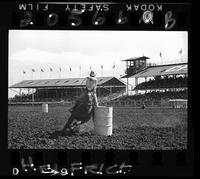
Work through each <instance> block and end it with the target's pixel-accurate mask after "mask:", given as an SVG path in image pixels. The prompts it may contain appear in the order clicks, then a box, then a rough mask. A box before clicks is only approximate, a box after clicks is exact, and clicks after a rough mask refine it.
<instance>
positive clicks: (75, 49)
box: [8, 30, 188, 96]
mask: <svg viewBox="0 0 200 179" xmlns="http://www.w3.org/2000/svg"><path fill="white" fill-rule="evenodd" d="M181 49H182V54H180V53H179V51H180V50H181ZM160 52H161V53H162V58H161V57H160ZM142 55H145V56H147V57H149V58H150V59H148V60H147V62H151V63H156V64H158V65H159V64H170V63H180V62H187V61H188V33H187V32H186V31H96V30H95V31H89V30H88V31H82V30H79V31H78V30H77V31H75V30H73V31H72V30H71V31H70V30H60V31H59V30H9V59H8V60H9V69H8V71H9V74H8V75H9V76H8V80H9V81H8V84H9V86H10V85H13V84H15V83H17V82H20V81H22V80H30V79H51V78H79V77H85V76H87V75H88V73H89V72H90V69H92V70H94V71H95V72H96V73H97V77H98V76H113V75H114V76H115V77H117V78H119V77H120V75H124V74H125V62H123V61H122V60H124V59H128V58H131V57H139V56H142ZM102 65H103V69H102V68H101V66H102ZM114 65H115V68H114V69H113V66H114ZM50 68H52V69H53V71H52V72H50ZM60 68H61V71H60ZM70 68H71V71H70ZM32 69H34V70H35V72H32ZM41 69H43V71H44V72H41ZM23 71H24V72H25V74H24V73H23ZM11 95H12V96H13V93H9V96H11Z"/></svg>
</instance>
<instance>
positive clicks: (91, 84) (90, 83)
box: [86, 71, 98, 106]
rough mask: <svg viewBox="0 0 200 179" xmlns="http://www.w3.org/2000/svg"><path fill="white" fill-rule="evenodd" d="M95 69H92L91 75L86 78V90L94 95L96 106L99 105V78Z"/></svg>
mask: <svg viewBox="0 0 200 179" xmlns="http://www.w3.org/2000/svg"><path fill="white" fill-rule="evenodd" d="M95 76H96V74H95V73H94V71H91V72H90V74H89V77H87V78H86V90H87V92H91V94H92V95H93V102H94V106H98V100H97V94H96V88H97V78H96V77H95Z"/></svg>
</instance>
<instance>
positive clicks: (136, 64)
mask: <svg viewBox="0 0 200 179" xmlns="http://www.w3.org/2000/svg"><path fill="white" fill-rule="evenodd" d="M147 59H150V58H149V57H146V56H141V57H134V58H129V59H126V60H122V61H125V62H126V70H125V74H126V75H124V76H122V78H126V79H127V95H128V94H129V93H128V91H129V89H128V86H129V78H130V77H132V76H133V75H135V74H137V73H139V72H140V71H142V70H144V69H145V68H146V67H147V62H146V60H147ZM135 83H136V85H137V83H138V82H137V79H136V82H135Z"/></svg>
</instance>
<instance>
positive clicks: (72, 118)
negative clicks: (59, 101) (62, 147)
mask: <svg viewBox="0 0 200 179" xmlns="http://www.w3.org/2000/svg"><path fill="white" fill-rule="evenodd" d="M73 121H74V117H73V115H71V116H70V118H69V119H68V121H67V122H66V124H65V126H64V128H63V130H66V129H69V128H70V126H71V124H72V122H73Z"/></svg>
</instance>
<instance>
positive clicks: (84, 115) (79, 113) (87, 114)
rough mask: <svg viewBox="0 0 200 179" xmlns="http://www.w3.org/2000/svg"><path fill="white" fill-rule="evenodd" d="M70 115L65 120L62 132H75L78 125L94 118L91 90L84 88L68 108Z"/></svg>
mask: <svg viewBox="0 0 200 179" xmlns="http://www.w3.org/2000/svg"><path fill="white" fill-rule="evenodd" d="M70 112H71V116H70V117H69V119H68V121H67V122H66V124H65V126H64V128H63V130H62V131H63V132H65V133H66V132H67V133H73V132H77V130H79V129H78V126H80V125H81V124H83V123H86V122H88V121H89V120H90V119H91V118H94V95H93V92H90V91H88V90H86V91H85V92H84V93H83V94H82V95H81V96H80V97H79V98H78V99H77V100H76V102H75V105H74V107H73V108H72V109H71V110H70Z"/></svg>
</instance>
